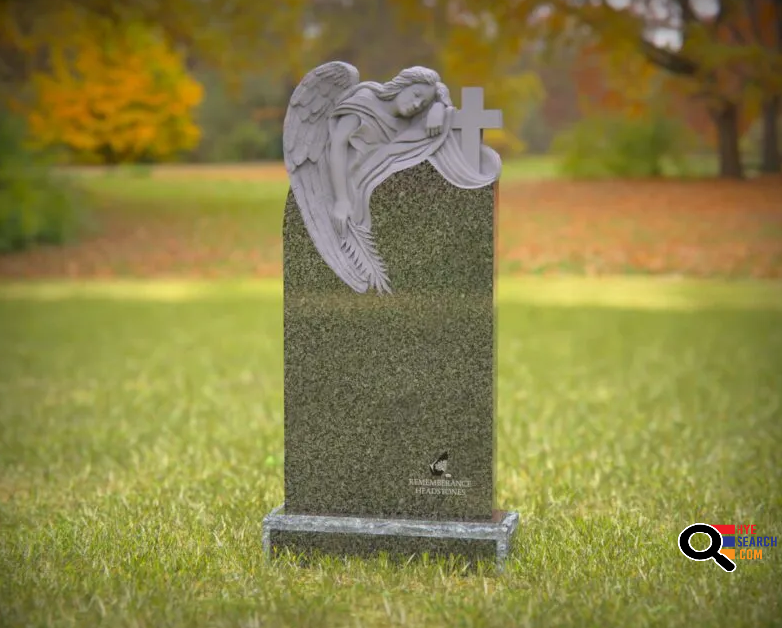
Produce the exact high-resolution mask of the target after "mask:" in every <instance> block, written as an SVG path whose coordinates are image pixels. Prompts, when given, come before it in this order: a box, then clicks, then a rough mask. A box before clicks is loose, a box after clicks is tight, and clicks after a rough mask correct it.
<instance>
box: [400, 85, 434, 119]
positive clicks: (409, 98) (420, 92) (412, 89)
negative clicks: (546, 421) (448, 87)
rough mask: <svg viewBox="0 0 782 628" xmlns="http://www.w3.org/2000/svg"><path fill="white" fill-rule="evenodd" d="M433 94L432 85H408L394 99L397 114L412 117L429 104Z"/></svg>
mask: <svg viewBox="0 0 782 628" xmlns="http://www.w3.org/2000/svg"><path fill="white" fill-rule="evenodd" d="M435 95H436V90H435V87H434V85H427V84H425V83H414V84H413V85H408V86H407V87H405V88H404V89H403V90H402V91H401V92H399V93H398V94H397V95H396V98H395V99H394V104H395V107H396V110H397V115H399V116H401V117H403V118H412V117H413V116H414V115H416V114H418V113H420V112H421V111H423V110H424V109H426V108H427V107H428V106H429V105H431V104H432V101H433V100H434V97H435Z"/></svg>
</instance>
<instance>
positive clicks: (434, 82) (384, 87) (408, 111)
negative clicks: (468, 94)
mask: <svg viewBox="0 0 782 628" xmlns="http://www.w3.org/2000/svg"><path fill="white" fill-rule="evenodd" d="M373 91H374V92H375V94H376V95H377V97H378V98H379V99H380V100H385V101H392V102H393V108H394V110H395V113H396V115H399V116H401V117H403V118H411V117H413V116H414V115H416V114H418V113H420V112H421V111H423V110H424V109H427V108H428V107H429V106H430V105H431V104H432V103H433V102H441V103H443V104H444V105H446V106H449V107H450V106H451V105H452V103H451V96H450V94H449V92H448V88H447V87H446V86H445V84H444V83H442V82H441V81H440V75H439V74H438V73H437V72H435V71H434V70H430V69H429V68H424V67H421V66H414V67H412V68H407V69H405V70H402V71H401V72H400V73H399V74H398V75H397V76H396V77H394V78H393V79H391V80H390V81H388V82H386V83H382V84H380V85H378V87H376V88H375V89H374V90H373Z"/></svg>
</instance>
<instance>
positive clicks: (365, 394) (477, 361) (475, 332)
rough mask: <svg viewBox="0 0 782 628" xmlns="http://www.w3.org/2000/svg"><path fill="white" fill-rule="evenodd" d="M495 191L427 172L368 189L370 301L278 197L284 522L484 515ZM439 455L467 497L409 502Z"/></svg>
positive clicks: (458, 493) (488, 509)
mask: <svg viewBox="0 0 782 628" xmlns="http://www.w3.org/2000/svg"><path fill="white" fill-rule="evenodd" d="M494 194H495V192H494V189H493V187H492V186H487V187H485V188H482V189H479V190H463V189H460V188H457V187H455V186H453V185H451V184H450V183H448V182H447V181H445V180H444V179H443V178H442V177H441V176H440V174H439V173H438V172H437V171H436V170H435V169H434V168H433V167H432V166H431V165H429V164H428V163H424V164H421V165H419V166H416V167H415V168H411V169H409V170H406V171H403V172H400V173H397V174H396V175H393V176H392V177H391V178H389V179H388V180H387V181H386V182H384V183H383V184H382V185H381V186H380V187H378V188H377V189H376V190H375V192H374V194H373V196H372V202H371V213H372V222H373V224H372V231H373V233H374V235H375V241H376V244H377V248H378V252H379V254H380V256H381V257H382V258H383V260H384V261H385V263H386V267H387V268H388V274H389V277H390V281H391V289H392V290H393V294H391V295H383V296H379V295H377V294H375V293H374V292H372V293H368V294H358V293H355V292H354V291H353V290H352V289H351V288H349V287H348V286H347V285H345V284H344V283H342V281H341V280H340V279H339V278H338V277H337V276H336V275H335V274H334V272H333V271H332V270H331V269H330V268H329V267H328V266H327V265H326V264H325V262H324V261H323V260H322V259H321V257H320V255H319V254H318V252H317V250H316V249H315V246H314V245H313V244H312V241H311V240H310V237H309V234H308V233H307V231H306V229H305V227H304V223H303V221H302V218H301V215H300V213H299V209H298V207H297V206H296V202H295V200H294V198H293V195H292V194H290V193H289V195H288V202H287V204H286V208H285V218H284V229H283V240H284V244H283V252H284V282H285V305H284V316H285V510H286V512H287V513H289V514H313V515H354V516H370V517H372V516H375V517H408V518H409V517H417V518H427V519H441V520H442V519H447V520H474V521H480V520H489V519H490V518H491V516H492V509H493V507H494V490H493V479H494V477H493V476H494V431H493V407H494V403H493V402H494V309H493V288H494V255H493V252H494ZM444 451H448V454H449V462H448V469H447V472H448V473H450V474H452V476H453V477H452V478H450V480H449V481H454V480H455V481H459V482H469V487H467V486H466V485H462V486H449V487H446V488H447V489H448V491H447V493H449V494H439V495H438V494H431V493H430V494H416V487H415V486H413V485H411V480H437V479H442V477H441V478H436V477H435V476H433V475H432V473H431V471H430V469H429V464H430V463H431V462H433V461H434V460H435V459H436V458H437V457H438V456H439V455H440V454H441V453H442V452H444ZM428 488H431V487H428ZM432 492H434V491H432ZM441 493H442V490H441ZM291 534H292V533H291ZM297 538H298V537H297ZM302 539H304V537H302ZM344 540H345V539H342V541H344ZM342 541H341V543H342ZM354 541H355V542H356V543H357V544H360V543H359V542H358V541H356V540H355V539H351V540H350V541H349V543H353V542H354ZM431 541H433V539H427V540H426V543H427V544H429V543H431ZM297 542H299V541H297ZM300 542H301V543H304V541H303V540H300ZM454 542H456V541H454ZM362 543H363V541H362ZM367 543H370V544H371V541H367ZM410 543H412V542H410ZM444 543H445V541H444ZM448 543H450V542H448ZM448 543H446V545H447V546H448V547H449V548H451V547H455V546H452V545H449V544H448ZM305 545H306V543H305ZM343 545H344V543H343ZM410 547H412V545H411V546H410ZM427 547H431V546H430V545H427ZM444 547H445V546H444ZM405 551H407V550H405ZM413 551H417V550H413ZM449 551H450V549H449Z"/></svg>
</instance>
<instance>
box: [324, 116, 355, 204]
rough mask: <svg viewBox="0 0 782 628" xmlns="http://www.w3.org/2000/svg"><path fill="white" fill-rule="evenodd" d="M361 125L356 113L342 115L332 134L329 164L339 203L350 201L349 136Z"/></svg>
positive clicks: (336, 198) (335, 195) (335, 194)
mask: <svg viewBox="0 0 782 628" xmlns="http://www.w3.org/2000/svg"><path fill="white" fill-rule="evenodd" d="M360 125H361V120H359V119H358V116H355V115H352V114H351V115H346V116H341V117H340V119H339V121H338V122H337V125H336V128H335V129H334V132H333V134H332V135H331V148H330V150H329V166H330V168H331V183H332V185H333V186H334V198H335V200H336V202H337V203H339V202H340V201H348V200H349V199H348V138H349V137H350V134H351V133H353V131H355V130H356V129H357V128H358V127H359V126H360Z"/></svg>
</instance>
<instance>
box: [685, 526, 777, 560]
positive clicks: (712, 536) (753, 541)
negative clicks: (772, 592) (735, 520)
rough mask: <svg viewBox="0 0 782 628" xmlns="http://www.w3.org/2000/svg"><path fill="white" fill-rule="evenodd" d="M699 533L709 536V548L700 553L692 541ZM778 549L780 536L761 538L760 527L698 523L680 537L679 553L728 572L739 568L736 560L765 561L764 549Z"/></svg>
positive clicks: (688, 527)
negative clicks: (707, 561) (709, 562)
mask: <svg viewBox="0 0 782 628" xmlns="http://www.w3.org/2000/svg"><path fill="white" fill-rule="evenodd" d="M737 529H738V533H737ZM696 534H705V535H707V536H708V537H709V545H708V547H707V548H706V549H704V550H696V549H693V547H692V545H690V539H691V538H692V537H693V536H694V535H696ZM776 546H777V537H776V536H761V535H759V534H758V531H757V526H756V525H738V526H737V525H710V524H708V523H694V524H692V525H689V526H687V527H686V528H684V530H682V531H681V534H679V550H680V551H681V553H682V554H684V555H685V556H686V557H687V558H689V559H690V560H713V561H714V562H715V563H716V564H717V565H718V566H719V567H720V568H722V569H724V570H725V571H727V572H731V571H734V570H735V569H736V563H735V562H734V561H735V560H737V559H738V560H762V558H763V549H764V548H769V547H776ZM737 550H738V551H737Z"/></svg>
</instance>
